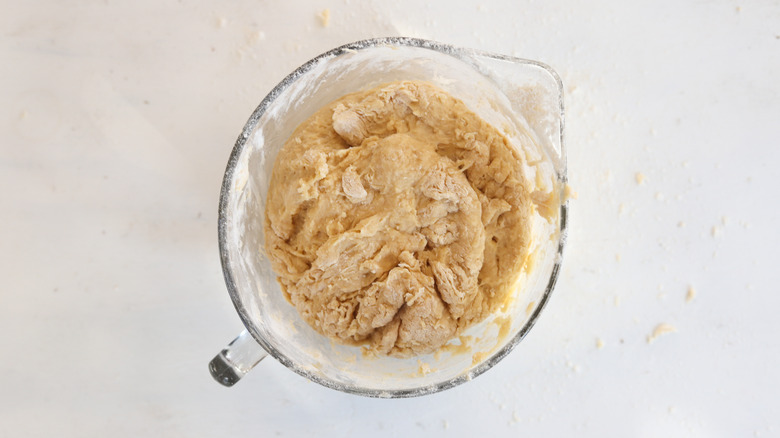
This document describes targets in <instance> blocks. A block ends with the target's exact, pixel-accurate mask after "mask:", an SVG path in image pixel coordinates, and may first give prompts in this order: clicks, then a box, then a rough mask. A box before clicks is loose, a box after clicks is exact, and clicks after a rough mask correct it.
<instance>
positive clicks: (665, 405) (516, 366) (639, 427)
mask: <svg viewBox="0 0 780 438" xmlns="http://www.w3.org/2000/svg"><path fill="white" fill-rule="evenodd" d="M1 3H2V7H0V10H3V11H4V12H3V14H2V15H0V32H2V38H1V39H0V59H1V60H2V67H0V139H1V140H2V145H1V146H0V202H1V203H2V204H1V205H2V209H0V220H1V221H2V227H1V228H0V278H2V279H3V282H2V292H0V303H1V304H0V333H2V335H1V336H0V351H2V352H3V353H2V355H3V356H2V357H3V360H2V361H0V436H9V437H25V436H32V437H52V436H58V437H71V436H72V437H84V436H128V437H131V436H132V437H135V436H165V437H172V436H186V437H192V436H227V435H235V436H263V437H264V436H330V435H333V436H364V435H368V436H414V435H425V436H442V435H447V436H466V435H469V436H592V437H602V436H636V437H652V436H693V437H699V436H701V437H704V436H706V437H712V436H723V437H731V436H753V435H755V436H780V420H779V419H780V396H778V394H779V393H780V371H778V367H777V365H778V363H780V342H778V340H777V335H778V333H780V318H779V317H778V316H777V315H778V309H779V308H780V294H778V284H780V275H779V274H778V272H780V269H779V268H777V267H776V264H777V263H776V262H777V255H776V254H775V251H776V250H777V248H778V246H780V239H779V238H778V232H777V231H776V228H775V227H776V226H777V223H778V221H780V214H779V213H780V207H778V204H777V203H778V200H780V188H779V187H780V185H778V184H777V183H776V182H775V180H774V173H775V172H777V169H776V167H777V165H778V162H780V80H779V79H778V78H780V4H778V3H777V2H776V1H769V0H767V1H753V2H745V3H744V4H741V3H735V2H729V1H707V2H705V1H690V2H678V1H661V2H658V1H642V2H620V1H612V2H610V1H597V2H579V3H575V2H563V1H552V2H550V1H548V2H542V1H521V2H517V1H502V2H496V3H491V2H487V1H485V2H484V3H481V4H480V5H479V6H477V5H474V4H471V3H470V2H465V1H457V2H454V1H450V2H437V3H436V4H435V5H429V6H425V7H423V8H422V10H419V11H416V10H413V11H406V10H404V8H412V9H413V8H414V6H413V5H415V4H417V3H420V2H417V1H411V0H402V1H399V2H379V1H375V2H360V1H357V0H351V1H343V0H333V1H329V2H322V1H314V0H311V1H303V2H295V4H293V3H294V2H270V1H261V2H257V1H233V2H224V3H225V4H222V5H218V4H217V3H210V2H204V1H178V2H175V1H165V2H159V1H146V0H144V1H136V2H114V1H105V2H56V1H48V2H25V3H22V2H11V1H3V2H1ZM391 4H400V5H401V6H390V5H391ZM325 8H328V9H329V10H330V13H331V20H330V26H328V27H323V26H322V24H321V21H320V19H319V18H318V16H317V14H318V12H320V11H321V10H323V9H325ZM392 35H404V36H417V37H423V38H428V39H434V40H438V41H441V42H445V43H450V44H454V45H460V46H465V47H473V48H479V49H482V50H487V51H492V52H497V53H504V54H508V55H515V56H520V57H524V58H530V59H536V60H539V61H542V62H545V63H547V64H549V65H551V66H552V67H553V68H554V69H556V70H557V71H558V72H559V73H560V75H561V77H562V78H563V81H564V84H565V87H566V111H567V120H566V138H567V147H568V150H569V170H570V182H571V184H572V186H573V187H574V189H575V190H576V191H577V192H578V193H579V198H578V200H577V201H575V202H574V203H573V205H572V209H571V222H570V224H571V228H570V234H569V240H568V247H567V249H566V254H565V260H564V266H563V272H562V275H561V278H560V282H559V284H558V287H557V289H556V292H555V294H554V295H553V298H552V300H551V302H550V303H549V305H548V307H547V309H546V310H545V312H544V313H543V314H542V316H541V318H540V320H539V321H538V323H537V325H536V326H535V327H534V329H533V330H532V331H531V333H530V334H529V336H528V337H527V338H526V339H525V340H524V341H523V342H522V343H521V344H520V345H519V346H518V348H517V349H516V350H515V351H514V352H513V353H512V354H510V355H509V356H508V357H507V358H506V359H504V360H503V361H502V362H501V363H499V364H498V365H497V366H496V367H494V368H493V369H491V370H489V371H488V372H487V373H486V374H484V375H482V376H480V377H479V378H477V379H475V380H474V381H472V382H469V383H467V384H464V385H462V386H459V387H456V388H454V389H451V390H448V391H445V392H443V393H439V394H435V395H431V396H426V397H423V398H417V399H405V400H376V399H367V398H362V397H357V396H352V395H348V394H342V393H339V392H336V391H333V390H330V389H326V388H323V387H320V386H319V385H317V384H314V383H310V382H308V381H306V380H305V379H303V378H302V377H300V376H298V375H297V374H294V373H293V372H291V371H289V370H287V369H286V368H285V367H284V366H282V365H281V364H279V363H277V362H275V361H274V360H273V359H266V360H265V361H263V362H262V363H261V364H260V365H259V366H258V367H257V368H256V369H255V370H254V371H253V372H252V373H251V374H249V375H248V376H247V377H246V378H245V379H244V380H243V381H241V382H240V383H239V384H237V385H236V386H235V387H233V388H231V389H226V388H223V387H221V386H219V385H218V384H216V383H215V382H213V381H212V379H211V377H210V376H209V374H208V371H207V369H206V364H207V362H208V361H209V360H210V359H211V357H213V356H214V354H215V353H217V351H218V350H219V349H220V348H221V347H222V346H223V345H224V344H225V343H226V342H228V341H229V340H230V339H232V337H233V336H234V335H236V334H237V333H238V332H239V331H240V330H241V328H242V326H241V323H240V321H239V318H238V316H237V315H236V314H235V311H234V309H233V307H232V304H231V303H230V300H229V297H228V294H227V292H226V290H225V286H224V283H223V279H222V273H221V268H220V263H219V257H218V252H217V233H216V213H217V208H216V207H217V200H218V195H219V186H220V182H221V178H222V172H223V171H224V167H225V164H226V162H227V158H228V155H229V153H230V150H231V148H232V146H233V142H234V141H235V138H236V137H237V136H238V134H239V131H240V129H241V127H242V126H243V125H244V123H245V121H246V119H247V118H248V116H249V114H250V113H251V112H252V110H253V109H254V108H255V106H256V105H257V104H258V103H259V102H260V100H261V99H262V98H263V96H264V95H265V94H266V93H267V92H268V91H270V89H271V88H272V87H273V86H274V85H275V84H276V83H277V82H278V81H279V80H281V79H282V78H283V77H284V76H285V75H286V74H287V73H289V72H290V71H292V70H293V69H294V68H296V67H297V66H299V65H300V64H302V63H303V62H305V61H306V60H308V59H310V58H312V57H313V56H315V55H317V54H319V53H321V52H324V51H326V50H328V49H330V48H332V47H335V46H337V45H340V44H343V43H347V42H352V41H355V40H359V39H364V38H368V37H376V36H392ZM637 173H641V174H642V175H644V177H645V179H644V182H643V183H642V184H638V183H637V181H636V174H637ZM689 287H693V288H694V289H695V290H696V291H697V294H696V296H695V298H694V299H693V300H692V301H691V302H686V293H687V291H688V289H689ZM659 323H668V324H671V325H673V326H674V327H676V328H677V332H676V333H671V334H667V335H663V336H661V337H659V338H658V339H656V340H655V342H653V343H650V344H649V343H648V342H647V339H646V338H647V336H648V335H649V334H650V333H651V332H652V331H653V329H654V328H655V327H656V325H658V324H659ZM598 339H601V340H603V342H604V346H603V348H600V349H599V348H597V340H598Z"/></svg>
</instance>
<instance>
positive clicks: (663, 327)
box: [647, 322, 677, 344]
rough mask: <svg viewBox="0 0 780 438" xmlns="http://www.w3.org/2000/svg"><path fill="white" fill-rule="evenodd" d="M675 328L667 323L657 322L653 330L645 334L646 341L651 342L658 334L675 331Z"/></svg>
mask: <svg viewBox="0 0 780 438" xmlns="http://www.w3.org/2000/svg"><path fill="white" fill-rule="evenodd" d="M676 332H677V328H676V327H674V326H673V325H671V324H667V323H665V322H662V323H661V324H658V325H657V326H655V329H654V330H653V333H651V334H650V335H648V336H647V343H648V344H652V343H653V341H655V340H656V339H657V338H658V337H659V336H661V335H666V334H669V333H676Z"/></svg>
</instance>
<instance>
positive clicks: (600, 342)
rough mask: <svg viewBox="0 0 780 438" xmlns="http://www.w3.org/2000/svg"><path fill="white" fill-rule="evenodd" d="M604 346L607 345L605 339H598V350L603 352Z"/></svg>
mask: <svg viewBox="0 0 780 438" xmlns="http://www.w3.org/2000/svg"><path fill="white" fill-rule="evenodd" d="M604 345H605V342H604V340H603V339H601V338H597V339H596V348H598V349H599V350H601V349H602V348H604Z"/></svg>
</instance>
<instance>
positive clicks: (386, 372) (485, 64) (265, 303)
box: [209, 38, 567, 398]
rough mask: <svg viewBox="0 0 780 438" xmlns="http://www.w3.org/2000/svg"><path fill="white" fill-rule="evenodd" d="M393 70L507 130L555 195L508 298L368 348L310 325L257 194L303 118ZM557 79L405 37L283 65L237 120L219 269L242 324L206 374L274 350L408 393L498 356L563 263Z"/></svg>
mask: <svg viewBox="0 0 780 438" xmlns="http://www.w3.org/2000/svg"><path fill="white" fill-rule="evenodd" d="M396 80H425V81H428V82H431V83H433V84H435V85H437V86H438V87H440V88H442V89H444V90H445V91H447V92H449V93H450V94H452V95H453V96H455V97H457V98H459V99H461V100H463V101H464V102H465V103H466V105H467V106H468V107H469V109H471V110H472V111H474V112H476V113H477V114H478V115H480V116H481V117H482V118H484V119H485V120H487V121H488V122H490V123H491V124H493V126H496V127H499V129H502V130H503V131H505V132H508V133H510V135H509V138H510V140H511V141H512V143H513V145H515V146H516V147H518V148H522V149H523V155H524V156H525V157H526V159H527V160H528V162H529V165H530V166H531V167H534V171H533V174H534V175H535V177H536V180H537V183H538V182H539V181H542V184H550V185H551V188H550V189H551V190H552V191H553V192H554V194H555V196H554V199H555V200H556V203H555V205H554V207H555V208H554V212H553V214H552V220H549V221H547V220H544V219H542V218H541V217H538V218H535V220H534V233H533V242H534V246H533V247H532V257H531V258H530V260H529V262H530V263H529V264H528V269H527V270H526V272H524V273H523V274H522V275H521V279H520V281H519V282H518V284H517V287H516V288H515V289H514V292H513V299H512V300H511V302H510V304H509V305H508V306H507V307H506V308H505V309H503V310H502V311H500V312H497V313H496V314H494V315H491V316H489V317H488V318H487V319H485V320H484V321H482V322H481V323H479V324H476V325H473V326H471V327H470V328H469V329H468V330H466V331H465V332H464V333H463V334H462V337H460V338H455V339H454V340H452V341H451V342H450V343H449V344H448V345H447V346H445V347H444V348H443V349H441V350H440V351H439V352H437V353H435V354H429V355H425V356H418V357H413V358H409V359H398V358H393V357H375V358H369V357H364V356H363V355H362V354H361V350H360V348H359V347H354V346H345V345H340V344H335V343H333V342H331V341H330V340H329V339H327V338H326V337H324V336H322V335H320V334H319V333H317V332H315V331H314V330H313V329H312V328H311V327H310V326H309V325H308V324H307V323H306V322H305V321H304V320H303V319H302V318H301V317H300V316H299V315H298V312H297V311H296V309H295V308H294V307H293V306H292V305H291V304H290V303H288V302H287V300H286V299H285V297H284V294H283V293H282V291H281V289H280V286H279V284H278V283H277V281H276V275H275V274H274V272H273V270H272V269H271V265H270V263H269V261H268V260H267V258H266V256H265V254H264V250H263V248H264V235H263V222H264V217H265V216H264V211H265V198H266V194H267V191H268V184H269V180H270V176H271V170H272V168H273V165H274V161H275V159H276V155H277V153H278V151H279V149H280V148H281V147H282V145H283V144H284V142H285V141H286V140H287V138H288V137H289V136H290V134H291V133H292V132H293V130H294V129H295V128H296V127H297V126H298V125H299V124H300V123H301V122H303V121H305V120H306V119H307V118H308V117H309V116H310V115H311V114H313V113H314V112H315V111H316V110H317V109H319V108H320V107H322V106H324V105H326V104H328V103H330V102H331V101H333V100H335V99H337V98H339V97H341V96H343V95H345V94H348V93H351V92H354V91H357V90H362V89H367V88H371V87H374V86H377V85H380V84H382V83H386V82H390V81H396ZM562 90H563V89H562V84H561V81H560V79H559V77H558V75H557V74H556V73H555V72H554V71H553V70H552V69H550V68H549V67H547V66H545V65H543V64H540V63H538V62H535V61H528V60H524V59H517V58H512V57H508V56H502V55H493V54H489V53H484V52H480V51H477V50H471V49H462V48H457V47H452V46H449V45H445V44H440V43H436V42H432V41H426V40H421V39H413V38H379V39H371V40H365V41H359V42H356V43H352V44H347V45H344V46H341V47H338V48H335V49H333V50H331V51H329V52H327V53H324V54H322V55H320V56H318V57H316V58H314V59H312V60H311V61H309V62H307V63H306V64H304V65H302V66H301V67H300V68H298V69H297V70H295V71H294V72H292V73H291V74H290V75H289V76H287V77H286V78H285V79H284V80H283V81H282V82H281V83H279V85H277V86H276V87H275V88H274V89H273V90H272V91H271V92H270V93H269V94H268V96H266V97H265V99H263V101H262V102H261V103H260V105H259V106H258V107H257V109H256V110H255V111H254V113H252V116H251V117H250V118H249V121H248V122H247V123H246V126H244V129H243V131H242V132H241V135H240V136H239V138H238V140H237V141H236V144H235V147H234V148H233V152H232V154H231V155H230V160H229V162H228V165H227V170H226V171H225V178H224V181H223V183H222V193H221V198H220V204H219V247H220V255H221V259H222V268H223V271H224V275H225V282H226V283H227V289H228V292H229V293H230V297H231V299H232V300H233V304H234V305H235V307H236V310H237V311H238V314H239V316H240V317H241V320H242V321H243V323H244V325H245V326H246V330H245V331H244V332H243V333H241V334H240V335H239V336H238V337H237V338H236V339H235V340H234V341H233V342H231V343H230V345H228V346H227V347H226V348H225V349H223V350H222V351H221V352H220V353H219V354H218V355H217V356H216V357H215V358H214V359H213V360H212V361H211V363H210V364H209V368H210V371H211V374H212V375H213V376H214V378H215V379H216V380H217V381H218V382H220V383H222V384H223V385H225V386H231V385H233V384H234V383H235V382H237V381H238V380H239V379H240V378H241V377H243V376H244V375H245V374H246V373H247V372H248V371H249V370H251V369H252V367H254V366H255V365H256V364H257V363H258V362H260V360H262V359H263V358H264V357H266V356H267V355H268V354H270V355H271V356H273V357H274V358H276V359H277V360H278V361H279V362H281V363H282V364H284V365H285V366H286V367H288V368H289V369H291V370H293V371H295V372H296V373H298V374H300V375H301V376H304V377H306V378H307V379H309V380H312V381H314V382H317V383H319V384H322V385H324V386H327V387H329V388H333V389H337V390H340V391H345V392H349V393H354V394H360V395H365V396H371V397H388V398H389V397H411V396H419V395H424V394H430V393H434V392H438V391H441V390H444V389H447V388H451V387H453V386H456V385H458V384H461V383H463V382H466V381H469V380H471V379H473V378H474V377H476V376H478V375H480V374H481V373H483V372H485V371H486V370H488V369H489V368H490V367H492V366H493V365H495V364H496V363H497V362H498V361H500V360H501V359H502V358H503V357H504V356H506V355H507V354H508V353H509V352H510V351H511V350H512V349H513V348H514V347H515V346H516V345H517V344H518V342H520V340H522V339H523V337H524V336H525V335H526V334H527V333H528V331H529V330H530V329H531V327H532V326H533V324H534V322H535V321H536V319H537V318H538V317H539V314H540V313H541V311H542V309H543V308H544V306H545V304H546V303H547V301H548V299H549V298H550V294H551V292H552V290H553V288H554V286H555V282H556V279H557V277H558V270H559V268H560V264H561V255H562V252H563V247H564V243H565V241H566V213H567V205H566V201H565V197H564V196H563V191H564V187H565V184H566V155H565V151H564V147H563V91H562ZM521 145H522V146H521Z"/></svg>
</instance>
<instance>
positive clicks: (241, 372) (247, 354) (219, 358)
mask: <svg viewBox="0 0 780 438" xmlns="http://www.w3.org/2000/svg"><path fill="white" fill-rule="evenodd" d="M266 356H268V353H267V352H266V351H265V350H264V349H263V347H261V346H260V344H258V343H257V341H255V339H254V338H253V337H252V335H251V334H249V332H248V331H246V330H244V331H242V332H241V334H239V335H238V336H237V337H236V339H233V341H232V342H230V343H229V344H228V345H227V347H225V348H223V349H222V351H220V352H219V354H217V355H216V356H214V359H211V362H209V371H210V372H211V377H213V378H214V380H216V381H217V382H219V383H221V384H222V385H224V386H228V387H230V386H233V385H235V384H236V382H238V381H239V380H241V378H242V377H244V376H245V375H246V373H248V372H249V371H251V370H252V368H254V367H255V365H257V364H258V363H260V361H261V360H263V359H264V358H265V357H266Z"/></svg>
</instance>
